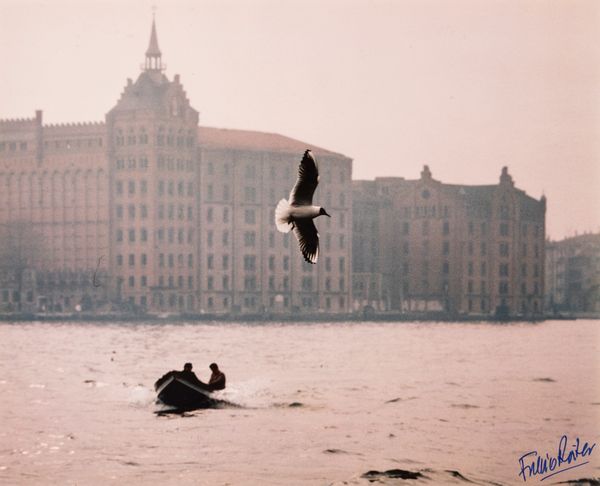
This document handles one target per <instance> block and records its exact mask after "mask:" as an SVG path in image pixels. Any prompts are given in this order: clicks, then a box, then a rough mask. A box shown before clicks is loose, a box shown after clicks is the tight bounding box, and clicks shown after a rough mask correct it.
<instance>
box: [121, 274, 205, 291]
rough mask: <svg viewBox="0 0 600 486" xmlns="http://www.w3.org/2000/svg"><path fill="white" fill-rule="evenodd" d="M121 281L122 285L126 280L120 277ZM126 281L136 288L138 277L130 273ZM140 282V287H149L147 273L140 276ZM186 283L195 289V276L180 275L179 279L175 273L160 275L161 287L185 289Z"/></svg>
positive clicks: (159, 282) (188, 286) (159, 284)
mask: <svg viewBox="0 0 600 486" xmlns="http://www.w3.org/2000/svg"><path fill="white" fill-rule="evenodd" d="M119 282H120V284H121V285H122V284H123V282H125V280H123V279H122V278H120V280H119ZM126 282H127V286H128V287H129V288H135V286H136V277H135V276H134V275H130V276H129V277H128V278H127V280H126ZM138 282H139V286H140V287H142V288H145V287H148V277H147V276H146V275H142V276H140V278H139V280H138ZM186 284H187V288H188V289H193V288H194V277H192V276H188V277H187V279H186V278H184V277H183V275H179V276H178V277H177V279H175V277H174V276H173V275H169V276H168V277H165V276H164V275H160V276H159V277H158V286H159V287H161V288H166V287H168V288H170V289H174V288H179V289H184V288H186Z"/></svg>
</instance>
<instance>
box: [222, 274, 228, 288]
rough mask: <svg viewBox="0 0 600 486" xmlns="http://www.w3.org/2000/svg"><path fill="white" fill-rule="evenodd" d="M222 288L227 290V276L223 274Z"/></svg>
mask: <svg viewBox="0 0 600 486" xmlns="http://www.w3.org/2000/svg"><path fill="white" fill-rule="evenodd" d="M223 290H229V276H228V275H223Z"/></svg>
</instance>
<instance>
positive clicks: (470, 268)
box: [467, 262, 473, 277]
mask: <svg viewBox="0 0 600 486" xmlns="http://www.w3.org/2000/svg"><path fill="white" fill-rule="evenodd" d="M467 273H468V275H469V277H472V276H473V262H469V264H468V265H467Z"/></svg>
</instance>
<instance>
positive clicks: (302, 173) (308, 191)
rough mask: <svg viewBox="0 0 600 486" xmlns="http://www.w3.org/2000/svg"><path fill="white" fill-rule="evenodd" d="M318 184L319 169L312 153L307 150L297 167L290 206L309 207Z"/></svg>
mask: <svg viewBox="0 0 600 486" xmlns="http://www.w3.org/2000/svg"><path fill="white" fill-rule="evenodd" d="M318 183H319V167H318V166H317V161H316V160H315V158H314V157H313V155H312V152H311V151H310V150H307V151H306V152H304V157H302V160H301V161H300V166H299V167H298V180H296V184H294V187H293V188H292V192H290V199H289V201H290V204H291V205H292V206H304V205H308V206H310V205H311V204H312V198H313V194H314V193H315V189H316V188H317V184H318Z"/></svg>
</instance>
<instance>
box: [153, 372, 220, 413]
mask: <svg viewBox="0 0 600 486" xmlns="http://www.w3.org/2000/svg"><path fill="white" fill-rule="evenodd" d="M157 393H158V400H160V401H161V402H162V403H164V404H165V405H171V406H173V407H177V408H180V409H185V410H192V409H197V408H213V407H215V406H216V404H217V401H216V400H214V399H213V398H211V397H210V392H207V391H204V390H202V389H201V388H199V387H197V386H195V385H193V384H192V383H190V382H188V381H186V380H182V379H181V378H178V377H176V376H171V377H169V378H168V379H167V380H166V381H165V382H164V383H162V384H161V385H160V387H159V388H158V390H157Z"/></svg>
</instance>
